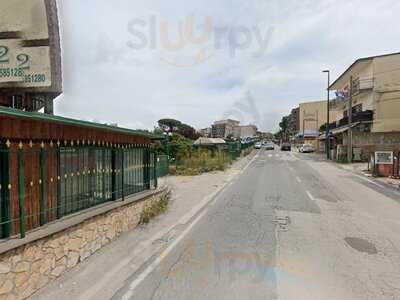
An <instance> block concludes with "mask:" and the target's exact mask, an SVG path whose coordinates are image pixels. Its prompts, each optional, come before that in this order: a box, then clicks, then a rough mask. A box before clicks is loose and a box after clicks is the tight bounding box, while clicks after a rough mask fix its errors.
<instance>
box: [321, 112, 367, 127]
mask: <svg viewBox="0 0 400 300" xmlns="http://www.w3.org/2000/svg"><path fill="white" fill-rule="evenodd" d="M373 120H374V112H373V111H372V110H366V111H362V112H357V113H354V112H353V118H352V124H354V123H364V122H372V121H373ZM347 125H349V117H344V118H343V119H340V120H338V121H336V122H333V123H330V124H329V129H330V130H332V129H336V128H340V127H343V126H347Z"/></svg>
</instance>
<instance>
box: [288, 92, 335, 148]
mask: <svg viewBox="0 0 400 300" xmlns="http://www.w3.org/2000/svg"><path fill="white" fill-rule="evenodd" d="M298 110H299V112H298V114H299V121H298V123H299V132H298V134H297V135H296V138H297V140H298V141H300V142H306V143H309V144H312V145H314V147H315V149H316V150H317V151H324V149H320V144H319V142H318V141H319V136H320V129H321V127H322V126H323V125H326V123H327V116H328V112H327V110H328V106H327V101H326V100H325V101H311V102H303V103H300V105H299V109H298ZM337 118H338V111H337V110H336V109H333V108H332V109H330V113H329V119H330V121H332V120H333V121H335V120H337Z"/></svg>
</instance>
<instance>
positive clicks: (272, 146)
mask: <svg viewBox="0 0 400 300" xmlns="http://www.w3.org/2000/svg"><path fill="white" fill-rule="evenodd" d="M265 150H275V144H274V143H273V142H267V143H266V144H265Z"/></svg>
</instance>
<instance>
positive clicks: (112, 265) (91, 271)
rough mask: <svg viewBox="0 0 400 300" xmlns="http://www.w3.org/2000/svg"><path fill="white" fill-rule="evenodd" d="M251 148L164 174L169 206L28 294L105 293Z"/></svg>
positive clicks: (220, 184)
mask: <svg viewBox="0 0 400 300" xmlns="http://www.w3.org/2000/svg"><path fill="white" fill-rule="evenodd" d="M254 155H255V153H253V154H251V155H249V156H247V157H245V158H242V159H240V160H238V161H236V162H235V163H234V164H233V166H232V167H231V168H230V169H228V170H227V171H225V172H214V173H207V174H202V175H199V176H194V177H175V176H174V177H166V178H163V179H161V180H160V185H161V186H162V185H168V186H169V187H170V188H171V189H172V198H171V203H170V207H169V209H168V212H167V213H166V214H164V215H162V216H160V217H158V218H156V219H155V220H153V221H152V222H150V224H148V225H146V226H142V227H139V229H137V230H134V231H132V232H130V233H127V234H125V235H123V236H122V237H121V238H120V239H118V240H117V241H115V242H113V243H112V244H110V245H108V246H106V247H105V248H103V249H101V250H100V251H98V252H97V253H96V254H94V255H93V256H91V257H90V258H89V259H87V260H86V261H84V262H83V263H81V264H79V265H78V266H77V267H76V268H74V269H72V270H71V271H70V272H68V273H66V274H65V275H64V276H61V277H60V278H59V279H57V280H56V281H54V282H52V283H51V284H49V285H48V286H46V287H45V288H43V289H42V290H40V291H39V292H38V293H36V294H34V295H33V296H31V297H30V298H29V299H40V300H42V299H49V300H50V299H51V300H53V299H57V300H64V299H65V300H70V299H85V300H87V299H96V300H100V299H110V298H111V297H112V296H113V295H114V293H115V292H116V291H117V290H118V289H119V288H121V287H122V286H123V284H124V281H125V280H127V279H128V278H129V277H131V276H132V275H133V274H135V273H136V272H137V271H139V270H140V269H141V268H142V267H143V266H144V265H145V264H146V262H147V261H148V260H149V259H150V258H151V257H152V256H153V255H154V254H156V253H157V252H159V251H160V250H161V249H162V248H163V247H164V246H165V245H166V244H167V242H168V241H169V240H170V239H171V238H172V237H173V235H174V232H176V230H177V229H178V228H179V227H180V226H183V225H185V224H186V223H188V222H189V221H190V220H191V218H192V217H194V216H195V215H196V214H197V213H199V211H201V210H202V208H203V207H204V206H205V205H206V204H207V203H208V202H210V201H211V200H212V199H213V196H215V195H216V194H218V193H219V191H221V190H222V189H223V188H224V187H225V186H226V185H227V183H229V182H231V181H232V180H233V179H234V178H235V177H236V176H237V175H238V174H239V173H240V172H241V170H242V169H243V168H244V167H245V166H246V165H247V164H248V162H249V161H250V160H251V159H252V158H253V156H254Z"/></svg>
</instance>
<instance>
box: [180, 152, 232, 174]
mask: <svg viewBox="0 0 400 300" xmlns="http://www.w3.org/2000/svg"><path fill="white" fill-rule="evenodd" d="M231 163H232V159H231V157H230V155H229V154H227V153H225V152H224V151H216V152H213V151H209V150H204V149H199V150H196V151H193V152H192V153H191V154H190V156H188V157H186V158H184V159H182V160H181V161H179V162H178V163H177V164H176V166H175V167H174V171H175V174H177V175H184V176H194V175H199V174H202V173H206V172H213V171H224V170H226V168H227V167H229V166H230V164H231Z"/></svg>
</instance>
